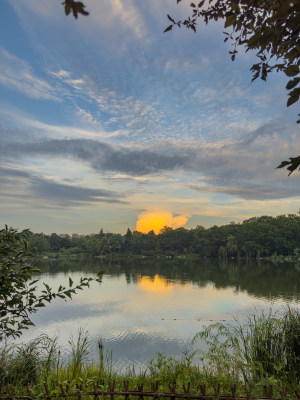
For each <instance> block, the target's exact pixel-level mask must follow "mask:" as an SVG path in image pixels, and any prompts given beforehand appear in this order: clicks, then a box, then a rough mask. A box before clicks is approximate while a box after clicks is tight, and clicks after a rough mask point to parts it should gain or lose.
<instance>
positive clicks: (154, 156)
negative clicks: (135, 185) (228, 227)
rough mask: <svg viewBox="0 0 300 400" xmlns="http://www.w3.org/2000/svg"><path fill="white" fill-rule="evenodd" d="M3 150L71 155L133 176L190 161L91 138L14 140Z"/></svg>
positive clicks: (100, 168) (101, 168) (95, 166)
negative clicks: (113, 144)
mask: <svg viewBox="0 0 300 400" xmlns="http://www.w3.org/2000/svg"><path fill="white" fill-rule="evenodd" d="M1 152H2V154H4V155H5V156H7V157H8V156H10V157H11V158H14V157H15V156H16V154H18V155H19V156H21V157H24V155H26V156H25V157H30V156H48V157H59V158H62V157H63V158H65V157H71V158H74V159H77V160H80V161H82V162H84V163H88V164H89V165H90V166H91V167H92V168H93V169H94V170H96V171H101V172H103V171H110V172H122V173H125V174H129V175H133V176H140V175H147V174H155V173H158V172H161V171H171V170H174V169H175V168H178V167H182V166H184V165H185V164H186V163H187V159H186V156H185V155H178V154H166V155H164V154H161V153H157V152H155V151H154V150H148V149H144V148H138V147H137V148H135V149H133V148H126V147H122V146H112V145H109V144H106V143H101V142H97V141H93V140H87V139H70V140H67V139H64V140H55V139H54V140H51V139H48V140H40V141H36V142H26V143H21V142H19V143H16V142H14V143H13V144H7V145H6V146H3V147H2V150H0V154H1Z"/></svg>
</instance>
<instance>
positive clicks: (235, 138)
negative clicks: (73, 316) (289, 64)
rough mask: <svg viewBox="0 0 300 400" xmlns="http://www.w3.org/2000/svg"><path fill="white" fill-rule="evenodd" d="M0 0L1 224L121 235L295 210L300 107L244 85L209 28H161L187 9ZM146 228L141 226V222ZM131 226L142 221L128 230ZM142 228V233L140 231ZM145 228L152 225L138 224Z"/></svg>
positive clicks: (214, 27) (277, 84)
mask: <svg viewBox="0 0 300 400" xmlns="http://www.w3.org/2000/svg"><path fill="white" fill-rule="evenodd" d="M61 3H62V1H61V0H1V1H0V158H1V163H0V185H1V186H0V187H1V190H0V225H1V226H2V227H3V226H4V224H7V225H9V226H13V227H14V228H18V229H24V228H29V229H31V230H32V231H33V232H44V233H51V232H56V233H69V234H71V233H82V234H89V233H96V232H99V231H100V229H101V228H102V229H103V230H104V232H119V233H125V232H126V230H127V228H128V227H129V228H130V229H131V230H133V229H135V228H136V224H137V221H139V224H141V223H142V221H143V219H145V221H146V222H147V220H149V218H150V216H152V217H153V216H156V218H163V216H165V218H166V219H165V220H163V223H165V224H167V225H169V226H172V227H174V228H176V227H179V226H184V227H186V228H189V229H190V228H193V227H195V226H197V225H202V226H204V227H209V226H212V225H222V224H227V223H229V222H231V221H235V222H239V221H243V220H245V219H247V218H251V217H254V216H259V215H273V216H275V215H281V214H288V213H297V212H298V211H299V209H300V193H299V179H300V173H298V172H296V173H294V174H292V175H291V176H290V177H288V174H287V171H286V170H279V169H276V166H277V165H278V164H280V162H281V161H282V160H286V159H288V158H289V157H294V156H298V155H299V154H300V144H299V140H298V135H299V125H298V126H297V124H296V120H297V112H298V105H297V104H294V105H293V106H291V107H289V108H287V107H286V101H287V91H286V89H285V85H286V83H287V78H286V77H285V76H284V74H282V73H273V74H270V75H269V77H268V81H267V82H263V81H260V80H256V81H254V82H252V83H251V77H252V76H251V72H250V71H249V70H250V68H251V66H252V64H253V63H255V62H256V57H255V54H254V53H251V52H247V53H245V52H243V50H241V51H240V52H239V54H238V56H237V59H236V61H234V62H232V61H231V59H230V55H229V54H228V51H229V50H230V49H231V48H230V43H228V42H226V43H224V35H223V33H222V32H223V30H224V29H223V26H222V23H221V22H216V23H211V24H210V25H208V26H205V25H200V26H199V27H198V31H197V33H196V34H195V33H194V32H193V31H191V30H186V29H184V28H181V29H175V30H172V31H171V32H167V33H163V31H164V29H165V28H166V27H167V26H168V25H169V21H168V19H167V14H170V15H171V16H172V17H174V18H175V19H177V18H178V19H183V18H185V17H186V16H187V15H189V11H190V7H189V1H184V0H183V1H182V2H180V3H179V4H178V5H176V0H164V1H162V0H101V1H99V0H85V1H84V3H85V5H86V9H87V10H88V11H89V12H90V15H89V16H87V17H85V16H81V15H79V17H78V19H77V20H75V19H74V18H73V16H71V15H69V16H68V17H66V16H65V14H64V9H63V7H62V4H61ZM146 225H147V223H146ZM140 226H141V225H140ZM147 226H148V225H147ZM149 229H150V228H149Z"/></svg>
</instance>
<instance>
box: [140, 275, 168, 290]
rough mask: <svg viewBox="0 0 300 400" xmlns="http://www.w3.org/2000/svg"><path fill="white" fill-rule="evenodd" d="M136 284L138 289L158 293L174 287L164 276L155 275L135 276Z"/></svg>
mask: <svg viewBox="0 0 300 400" xmlns="http://www.w3.org/2000/svg"><path fill="white" fill-rule="evenodd" d="M137 285H138V288H139V290H142V291H145V292H155V293H157V292H159V293H165V294H167V293H169V292H172V291H173V289H174V284H173V283H170V282H168V281H167V280H166V279H165V278H163V277H161V276H159V275H155V276H154V278H150V277H149V276H142V277H141V276H140V275H138V276H137Z"/></svg>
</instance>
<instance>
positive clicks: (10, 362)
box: [0, 307, 300, 397]
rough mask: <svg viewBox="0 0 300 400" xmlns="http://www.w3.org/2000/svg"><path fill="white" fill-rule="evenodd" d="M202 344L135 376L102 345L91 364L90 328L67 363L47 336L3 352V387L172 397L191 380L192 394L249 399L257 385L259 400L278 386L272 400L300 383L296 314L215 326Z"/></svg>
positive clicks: (299, 317)
mask: <svg viewBox="0 0 300 400" xmlns="http://www.w3.org/2000/svg"><path fill="white" fill-rule="evenodd" d="M198 339H201V342H199V346H200V349H199V350H198V351H195V352H185V353H183V354H182V357H180V358H176V357H173V356H169V355H166V354H161V353H160V354H158V355H157V357H156V358H155V359H153V360H151V361H150V362H149V363H148V365H147V368H146V369H145V370H143V371H136V369H135V367H134V365H132V366H130V367H128V368H127V370H126V371H123V372H122V373H121V372H118V371H117V370H116V368H115V367H114V364H113V360H112V354H111V352H105V350H104V346H103V341H102V340H101V339H100V340H99V341H98V343H97V344H98V357H97V359H96V360H93V359H90V349H89V348H90V345H91V343H90V341H89V338H88V332H86V331H84V330H83V329H80V330H79V332H78V336H77V339H76V340H75V339H74V338H73V337H72V338H70V340H69V341H68V345H69V357H68V358H67V360H66V357H62V355H61V350H60V348H59V347H58V345H57V340H56V339H54V340H53V339H51V338H49V337H48V336H46V335H42V336H40V337H38V338H37V339H35V340H33V341H31V342H29V343H28V344H26V345H20V346H17V347H15V346H9V345H7V344H6V345H4V346H2V349H1V350H0V384H2V385H6V384H13V385H14V386H15V391H16V393H25V392H26V386H27V385H28V384H30V385H32V384H33V385H34V389H33V390H34V393H35V394H36V395H38V394H39V393H41V392H43V391H44V382H47V385H48V387H49V390H50V392H51V393H56V391H57V390H58V388H59V385H60V384H63V385H67V386H68V387H69V389H70V390H72V389H74V390H76V385H80V386H82V389H83V390H86V391H90V390H93V383H94V382H96V381H97V382H99V388H100V389H103V390H106V389H108V386H107V385H108V383H107V382H108V381H113V380H115V381H116V387H123V381H124V380H128V381H129V385H130V387H132V388H133V387H136V385H137V384H141V383H143V385H144V390H151V385H152V383H153V382H155V381H159V384H160V390H161V391H168V390H169V385H170V384H173V382H174V381H176V382H177V385H179V386H180V385H183V384H187V382H190V390H191V392H192V393H193V392H194V393H196V392H199V384H204V383H205V384H207V385H208V387H211V388H213V387H214V386H216V385H217V384H219V383H220V384H221V386H222V389H223V392H224V391H225V393H226V391H227V392H228V394H229V393H230V388H231V386H232V385H233V384H237V394H240V395H245V385H246V387H247V385H248V387H249V386H250V385H251V386H252V389H253V395H257V396H261V395H262V393H263V387H264V386H265V385H268V384H272V386H273V396H276V395H277V396H278V397H280V390H281V389H282V388H283V387H288V388H289V389H292V390H294V389H295V388H296V387H298V385H299V383H300V313H299V311H298V310H296V309H291V308H289V307H286V308H285V309H284V310H283V311H282V312H281V313H280V314H275V313H272V312H271V311H270V312H269V313H268V314H264V313H261V314H259V315H257V314H256V315H252V316H249V318H248V319H247V320H246V322H243V323H239V322H238V321H236V324H235V325H226V324H213V325H210V326H208V327H206V328H205V329H203V331H201V332H199V333H198V334H197V335H196V337H195V338H194V342H196V341H197V340H198ZM204 345H205V350H203V346H204ZM212 394H213V393H212Z"/></svg>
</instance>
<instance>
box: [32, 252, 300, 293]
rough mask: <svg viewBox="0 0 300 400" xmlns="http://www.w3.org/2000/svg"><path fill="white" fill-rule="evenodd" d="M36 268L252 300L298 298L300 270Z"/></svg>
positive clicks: (216, 264) (147, 263)
mask: <svg viewBox="0 0 300 400" xmlns="http://www.w3.org/2000/svg"><path fill="white" fill-rule="evenodd" d="M39 267H40V269H41V271H42V272H43V273H45V272H47V273H49V274H53V275H55V274H57V273H59V272H65V273H68V274H70V273H71V272H80V273H87V274H91V273H97V272H98V271H99V270H103V271H105V273H106V274H109V275H114V276H125V278H126V282H127V284H128V285H130V284H136V283H137V278H138V276H139V277H146V276H147V277H150V278H152V279H154V276H155V275H157V274H158V275H160V276H162V277H164V278H165V279H167V280H169V281H171V282H175V281H176V282H177V283H178V282H179V283H181V284H185V283H192V284H197V285H198V286H199V287H205V286H206V285H208V284H211V283H213V284H214V285H215V287H216V288H217V289H222V288H234V289H235V290H236V291H237V292H239V291H246V292H247V293H248V294H250V295H253V296H255V297H263V298H268V299H272V298H274V299H275V298H278V297H281V298H283V299H285V300H288V299H290V298H291V297H297V298H300V294H298V293H299V292H300V267H299V266H298V265H297V264H296V265H294V264H288V263H283V264H279V265H275V264H273V263H271V262H267V261H261V262H260V263H256V262H253V261H248V262H245V261H240V262H236V261H235V260H230V261H226V260H221V261H218V260H211V259H199V260H197V261H193V262H190V261H186V260H183V259H180V260H179V259H175V260H168V259H153V260H150V259H144V260H137V261H135V262H133V261H131V260H126V259H124V260H122V261H119V262H118V263H113V262H112V263H109V264H108V263H105V262H104V261H102V260H99V259H95V258H93V257H89V258H82V259H79V260H71V259H65V260H54V261H46V260H43V262H42V263H41V264H39Z"/></svg>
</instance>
